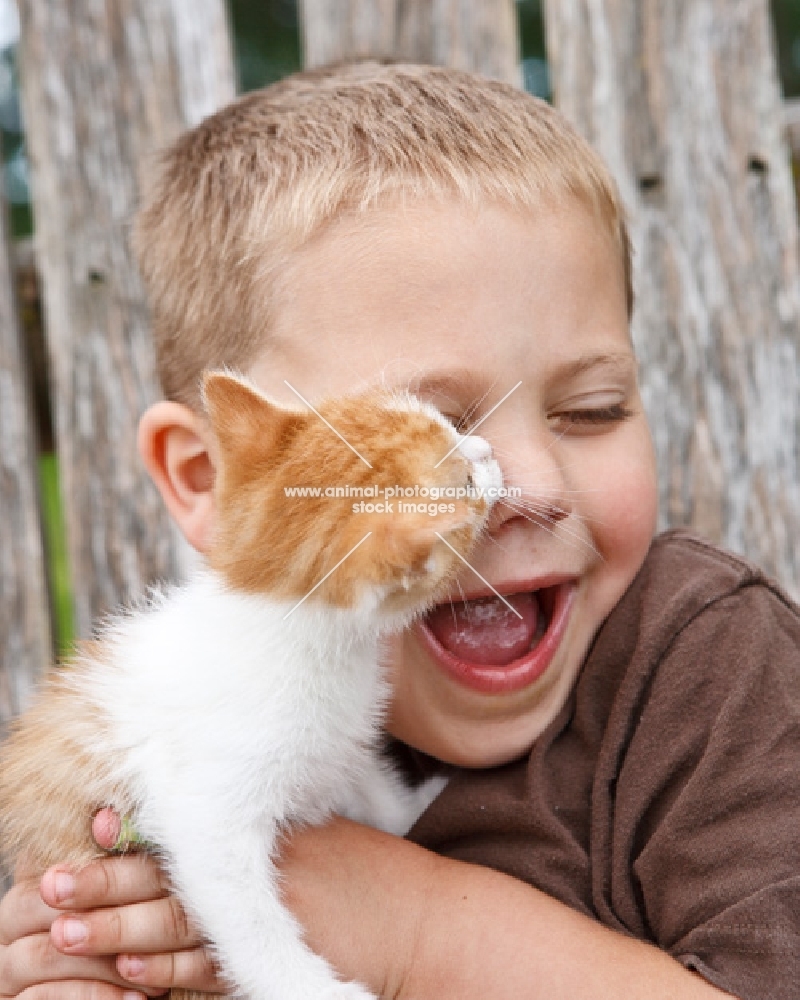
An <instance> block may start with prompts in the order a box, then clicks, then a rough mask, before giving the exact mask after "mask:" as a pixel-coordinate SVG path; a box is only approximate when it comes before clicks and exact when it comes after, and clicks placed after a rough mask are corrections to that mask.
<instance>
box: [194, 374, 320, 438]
mask: <svg viewBox="0 0 800 1000" xmlns="http://www.w3.org/2000/svg"><path fill="white" fill-rule="evenodd" d="M203 403H204V405H205V409H206V412H207V413H208V417H209V419H210V421H211V426H212V428H213V430H214V433H215V434H216V435H217V439H218V440H219V443H220V447H221V448H222V450H223V452H230V451H233V452H238V451H239V450H240V449H241V448H247V449H250V448H252V446H253V444H254V443H257V444H258V445H259V447H260V448H261V449H264V448H269V446H270V444H272V443H273V442H274V441H276V440H277V438H278V437H279V435H281V434H282V433H285V431H286V428H287V424H288V423H291V422H294V421H297V420H302V414H300V413H296V412H295V411H292V410H284V409H283V408H282V407H280V406H277V405H276V404H275V403H271V402H270V401H269V400H268V399H266V398H265V397H264V396H262V395H261V393H260V392H258V391H257V390H256V389H255V388H253V386H251V385H248V383H247V382H246V381H245V380H244V379H241V378H237V377H236V376H235V375H231V374H229V373H228V372H206V374H205V375H204V376H203Z"/></svg>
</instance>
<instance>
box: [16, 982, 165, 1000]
mask: <svg viewBox="0 0 800 1000" xmlns="http://www.w3.org/2000/svg"><path fill="white" fill-rule="evenodd" d="M0 1000H12V998H11V997H0ZM13 1000H146V998H145V996H144V994H143V993H139V992H136V991H135V990H131V988H130V986H128V987H123V986H114V985H112V984H111V983H98V982H90V981H88V980H82V979H69V980H66V981H63V980H62V981H59V982H53V983H37V984H36V985H35V986H30V987H28V989H27V990H23V991H22V993H19V994H17V996H16V997H14V998H13Z"/></svg>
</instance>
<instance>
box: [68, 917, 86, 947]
mask: <svg viewBox="0 0 800 1000" xmlns="http://www.w3.org/2000/svg"><path fill="white" fill-rule="evenodd" d="M61 935H62V937H63V938H64V944H69V945H72V944H80V943H81V942H82V941H85V940H86V938H87V937H88V936H89V929H88V928H87V926H86V924H85V923H84V922H83V921H82V920H74V919H70V920H64V921H63V922H62V924H61Z"/></svg>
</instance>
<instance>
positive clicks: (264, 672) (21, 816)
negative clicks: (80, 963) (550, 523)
mask: <svg viewBox="0 0 800 1000" xmlns="http://www.w3.org/2000/svg"><path fill="white" fill-rule="evenodd" d="M204 391H205V401H206V408H207V412H208V416H209V418H210V422H211V427H212V429H213V431H214V433H215V436H216V440H217V443H218V449H219V454H218V471H217V479H216V483H215V500H216V507H217V512H218V513H217V517H218V521H217V531H216V536H215V540H214V543H213V546H212V550H211V552H210V555H209V558H208V565H207V566H205V567H204V568H203V569H202V570H200V571H198V572H197V573H196V574H195V576H194V577H193V578H192V579H191V580H190V582H188V583H187V584H186V585H185V586H182V587H176V588H173V589H170V590H167V591H166V592H164V593H160V594H156V595H154V596H151V597H150V598H149V600H148V601H147V603H146V604H143V605H142V606H141V607H140V608H138V609H136V610H133V611H130V612H128V613H124V614H122V615H119V616H117V617H116V618H114V619H112V620H111V621H110V622H109V623H108V624H107V625H106V626H105V627H104V629H103V630H102V633H101V635H100V637H99V638H98V639H97V640H96V641H94V642H92V643H87V644H86V645H84V646H83V647H81V649H80V650H79V652H78V653H77V655H76V656H75V657H74V658H73V659H72V661H71V662H70V663H69V664H68V665H66V666H65V667H63V668H61V669H58V670H54V671H52V673H51V675H50V676H49V677H48V678H47V680H46V682H45V684H44V685H43V688H42V690H41V692H40V694H39V697H38V700H37V701H36V702H35V703H34V705H33V707H32V708H31V709H30V710H29V711H28V712H27V713H26V714H25V715H24V716H23V717H22V718H21V719H20V720H19V721H18V724H17V725H16V726H15V729H14V732H13V734H12V736H11V738H10V739H9V740H8V742H7V743H6V744H5V745H4V746H3V748H2V751H1V752H0V823H1V824H2V844H3V850H4V854H5V856H6V860H7V861H9V862H11V863H15V862H16V861H17V860H20V859H21V858H24V859H25V861H26V863H27V864H28V865H29V866H33V867H34V868H35V869H37V870H39V871H43V870H44V869H45V868H46V867H47V866H48V865H50V864H53V863H55V862H65V861H66V862H70V863H72V864H74V865H82V864H85V863H87V862H88V861H89V860H91V859H92V858H94V857H96V856H97V855H98V854H99V853H100V852H98V850H97V848H96V847H95V845H94V843H93V841H92V839H91V831H90V827H91V819H92V816H93V814H94V813H95V812H96V811H97V809H99V808H100V807H102V806H106V805H110V806H113V807H114V808H116V809H117V810H119V811H120V812H121V813H123V814H127V815H129V816H130V817H131V818H132V820H133V822H134V824H135V827H136V829H137V831H138V833H139V834H140V835H141V836H142V837H144V838H146V839H147V840H148V841H151V842H153V843H155V844H158V845H159V851H160V853H161V855H162V858H163V862H164V864H165V866H166V867H167V870H168V871H169V874H170V877H171V879H172V881H173V883H174V886H175V889H176V891H177V892H178V894H179V895H180V897H181V899H182V900H183V902H184V904H185V906H186V909H187V911H188V912H189V913H190V914H191V915H192V916H193V917H194V918H195V919H196V920H197V921H198V923H199V924H200V925H201V926H202V928H203V929H204V931H205V932H206V933H207V935H208V937H209V938H210V939H211V940H212V941H213V942H214V945H215V947H216V949H217V954H218V957H219V960H220V963H221V967H222V969H223V971H224V973H225V974H226V975H227V976H228V977H229V978H230V980H231V981H232V982H233V983H234V984H235V985H236V987H237V989H238V990H239V991H241V992H242V993H244V994H245V995H246V996H248V997H250V998H251V1000H368V998H369V997H370V994H369V993H368V992H367V991H366V990H365V989H364V988H363V987H361V986H360V985H358V984H356V983H344V982H341V981H340V980H338V979H337V978H336V976H335V973H334V972H333V970H332V969H331V968H330V966H329V965H328V964H327V963H326V962H325V961H324V960H323V959H322V958H321V957H319V956H317V955H315V954H313V953H312V952H311V951H310V950H309V949H308V948H307V947H306V945H305V944H304V943H303V940H302V934H301V930H300V928H299V926H298V925H297V923H296V921H295V920H294V918H293V917H292V916H291V914H290V913H289V912H288V911H287V910H286V909H285V908H284V907H283V905H282V903H281V900H280V895H279V892H278V886H277V881H276V872H275V867H274V859H275V852H276V840H277V837H278V834H279V832H280V830H281V828H282V827H284V825H286V824H293V823H312V824H314V823H319V822H322V821H323V820H325V818H326V817H328V816H329V815H331V814H332V813H340V814H345V815H348V816H350V817H352V818H355V819H359V820H361V821H363V822H366V823H369V824H371V825H374V826H377V827H380V828H382V829H384V830H387V831H390V832H393V833H397V834H402V833H405V832H406V830H407V829H408V828H409V827H410V825H411V824H412V823H413V822H414V820H415V819H416V817H417V816H418V815H419V813H420V812H421V811H422V810H423V809H424V808H425V807H426V805H427V804H428V803H429V802H430V801H431V799H432V798H433V797H434V796H435V795H436V794H437V793H438V791H439V790H440V788H441V787H442V782H441V780H438V779H434V781H433V782H432V783H428V784H426V785H424V786H422V788H419V789H414V790H412V789H408V788H407V787H406V786H405V785H404V783H403V782H402V780H401V779H400V778H399V776H398V775H396V774H395V773H394V772H393V770H392V769H391V767H390V766H389V765H388V764H387V763H386V762H385V761H384V760H383V759H382V758H381V755H380V730H381V723H382V720H383V716H384V710H385V707H386V703H387V698H388V695H389V691H388V685H387V681H386V678H385V676H384V673H383V671H382V669H381V666H380V653H381V641H382V638H383V637H385V636H387V635H389V634H391V633H393V632H397V631H399V630H401V629H402V628H404V627H405V626H407V625H408V624H409V623H410V622H411V621H412V619H413V618H414V617H415V616H416V615H417V614H419V613H420V612H422V611H423V610H424V609H426V608H427V607H429V606H430V605H431V604H432V603H434V601H435V600H436V598H437V596H441V594H442V592H443V589H445V588H446V586H447V583H448V581H449V580H450V579H451V578H452V576H453V575H454V574H455V572H456V571H457V570H458V569H459V568H460V560H459V559H458V556H457V555H456V554H455V553H454V552H453V550H452V549H450V548H449V547H448V544H445V542H444V541H442V540H441V539H440V538H439V537H438V535H437V532H439V533H440V534H441V535H442V536H443V537H444V538H445V539H446V540H447V542H448V543H449V545H451V546H453V548H454V549H455V550H457V551H458V552H459V553H461V554H462V555H463V556H468V554H469V550H470V548H471V546H472V544H473V542H474V541H475V539H476V538H477V536H478V535H479V533H480V532H481V530H482V529H483V527H484V526H485V523H486V518H487V515H488V512H489V508H490V501H488V500H486V499H480V498H476V497H475V496H468V497H466V498H460V499H457V500H456V501H455V502H454V503H453V507H452V510H451V511H445V512H443V513H437V515H436V516H434V517H432V516H430V514H428V513H408V512H407V511H406V512H401V511H399V510H397V509H396V511H395V512H393V513H391V514H390V513H385V512H373V513H368V512H365V511H361V512H354V511H353V498H352V497H343V498H342V497H340V498H333V497H325V496H322V497H318V498H311V497H303V498H294V499H292V498H290V497H287V496H286V495H285V493H284V487H295V486H312V487H313V486H320V487H323V488H324V487H327V486H330V485H333V486H337V485H349V486H368V485H369V486H373V487H375V486H377V487H379V488H380V489H381V490H382V489H384V488H386V487H395V486H398V485H399V486H413V485H417V484H419V485H421V486H428V487H433V486H435V487H466V486H472V485H474V486H475V487H479V488H483V489H486V488H488V487H499V486H500V485H501V476H500V471H499V468H498V466H497V464H496V462H495V461H494V460H493V459H492V458H491V450H490V448H489V445H488V444H487V443H486V442H485V441H483V440H482V439H481V438H477V437H463V438H462V437H461V436H460V435H459V434H457V433H456V431H455V430H454V429H453V428H452V426H450V424H449V423H448V422H447V421H446V420H445V418H444V417H442V416H441V414H439V413H438V411H437V410H435V409H434V408H433V407H432V406H429V405H427V404H424V403H421V402H420V401H419V400H417V399H416V398H415V397H413V396H411V395H408V394H397V393H395V394H390V393H388V392H384V391H372V392H369V393H365V394H363V395H361V396H357V397H352V398H344V399H338V400H331V401H328V402H327V403H325V404H322V405H321V406H320V407H319V411H318V412H319V414H320V415H321V416H322V417H324V418H325V420H326V421H327V422H328V424H327V425H326V423H325V422H324V421H323V420H321V419H320V416H317V415H316V414H315V413H313V412H295V411H289V410H285V409H283V408H281V407H278V406H276V405H275V404H273V403H271V402H269V401H268V400H267V399H266V398H265V397H264V396H262V395H261V394H260V393H259V392H258V391H257V390H256V389H255V388H254V387H252V386H251V385H250V384H249V383H247V382H246V381H245V380H243V379H239V378H238V377H234V376H231V375H228V374H223V373H211V374H209V375H207V376H206V379H205V384H204ZM331 427H333V428H335V429H336V431H338V432H339V434H341V435H342V437H343V438H344V439H346V441H347V442H348V443H349V445H350V446H352V449H355V451H353V450H351V448H350V447H348V445H347V444H345V443H344V442H343V441H342V440H341V439H340V438H339V437H337V435H336V434H335V433H334V432H333V431H332V430H331ZM455 446H457V447H455ZM451 449H454V450H452V453H450V454H449V456H448V457H447V458H446V459H445V460H444V461H443V462H441V463H440V459H442V458H443V456H445V455H447V454H448V452H451ZM355 452H358V453H360V456H363V459H366V460H367V461H368V462H369V464H370V465H371V466H372V467H371V468H369V467H368V465H367V464H366V462H365V461H363V460H362V457H359V455H358V454H356V453H355ZM437 463H440V464H438V465H437ZM462 492H463V491H462ZM300 602H302V603H300ZM177 992H178V991H173V993H174V994H176V993H177Z"/></svg>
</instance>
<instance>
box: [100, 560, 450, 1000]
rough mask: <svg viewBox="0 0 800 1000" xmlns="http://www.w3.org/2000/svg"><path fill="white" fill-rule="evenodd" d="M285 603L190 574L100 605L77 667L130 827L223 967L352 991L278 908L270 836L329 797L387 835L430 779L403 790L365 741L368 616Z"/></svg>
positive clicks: (369, 689)
mask: <svg viewBox="0 0 800 1000" xmlns="http://www.w3.org/2000/svg"><path fill="white" fill-rule="evenodd" d="M292 608H293V603H286V604H282V603H278V602H276V601H274V600H271V599H266V598H259V597H253V596H245V595H242V594H239V593H234V592H233V591H231V590H229V589H226V587H225V586H224V584H223V582H222V581H221V580H220V579H219V578H218V577H217V576H216V575H215V574H213V573H211V572H210V571H204V572H201V573H199V574H198V575H197V576H196V577H195V578H194V580H193V581H192V582H190V583H189V584H188V585H186V586H185V587H183V588H181V589H179V590H174V591H172V592H170V593H169V594H168V595H166V596H157V597H156V598H154V600H153V602H152V604H151V606H150V607H149V609H148V610H146V611H145V612H144V613H141V614H134V615H131V616H128V617H125V618H121V619H118V620H116V621H115V622H114V623H113V624H112V625H111V626H110V631H109V634H108V637H109V639H110V641H111V649H112V658H113V666H112V668H111V669H109V666H108V664H107V663H104V664H99V665H98V669H97V672H96V673H94V674H92V675H91V676H88V677H87V679H86V682H87V684H88V686H89V689H90V691H91V698H92V700H93V701H94V702H95V703H96V704H97V703H99V705H100V707H101V708H102V710H103V711H104V713H105V714H106V715H107V716H108V717H109V718H110V720H111V721H112V725H111V727H110V735H109V737H108V739H109V746H108V747H107V748H103V753H104V757H105V759H107V760H118V761H119V762H120V764H119V769H118V772H117V775H116V776H117V778H118V779H119V781H120V782H121V783H122V784H124V785H125V786H126V788H128V789H133V790H134V792H135V796H136V798H137V801H138V803H139V806H138V809H137V812H136V815H135V817H134V819H135V824H136V827H137V829H138V832H139V833H140V834H141V835H142V836H144V837H145V838H146V839H148V840H151V841H154V842H155V843H157V844H158V845H159V846H160V847H161V848H162V849H163V851H164V854H165V857H166V860H167V863H168V865H169V867H170V873H171V875H172V877H173V879H174V882H175V885H176V888H177V889H178V891H179V893H180V895H181V897H182V899H183V900H184V902H185V904H186V905H187V907H188V909H189V911H190V912H191V913H192V914H193V916H195V917H196V918H197V919H198V920H199V922H200V924H201V925H202V926H203V928H204V929H205V931H206V932H207V933H208V935H209V937H210V938H211V939H212V940H213V941H214V943H215V945H216V947H217V949H218V954H219V956H220V959H221V962H222V965H223V968H224V970H225V972H226V973H227V974H228V975H229V976H230V978H231V979H232V980H233V981H234V982H236V983H237V985H238V986H239V987H240V988H241V989H242V990H243V991H244V992H245V993H246V994H247V995H248V996H249V997H250V998H251V1000H289V998H291V1000H329V998H330V1000H333V998H338V1000H366V998H367V997H368V996H369V994H368V993H367V992H366V991H365V990H364V989H363V988H362V987H360V986H358V985H356V984H346V983H341V982H339V981H337V980H336V978H335V976H334V974H333V972H332V970H331V969H330V967H329V966H328V965H327V964H326V963H325V962H324V961H323V959H321V958H320V957H318V956H317V955H315V954H313V953H312V952H311V951H310V950H309V949H308V948H307V947H306V946H305V945H304V944H303V943H302V939H301V933H300V929H299V927H298V926H297V924H296V922H295V920H294V919H293V918H292V916H291V915H290V914H289V913H288V912H287V911H286V910H285V909H284V907H283V906H282V905H281V902H280V898H279V893H278V885H277V879H276V873H275V869H274V866H273V862H272V856H273V855H274V850H275V842H276V837H277V834H278V833H279V830H280V827H281V825H282V824H285V823H287V822H289V821H291V822H292V823H311V824H316V823H320V822H322V821H323V820H324V819H325V818H326V817H328V816H330V815H331V814H332V813H334V812H335V813H339V814H342V815H348V816H350V817H352V818H354V819H358V820H360V821H362V822H367V823H369V824H370V825H372V826H376V827H379V828H381V829H384V830H387V831H389V832H391V833H395V834H403V833H405V832H406V831H407V829H408V828H409V827H410V826H411V825H412V823H413V822H414V820H415V819H416V817H417V816H418V815H419V814H420V813H421V812H422V810H423V809H424V808H425V807H426V806H427V805H428V804H429V803H430V801H432V799H433V798H434V797H435V795H436V794H438V792H439V791H440V790H441V788H442V787H443V781H442V780H439V779H436V780H434V781H433V782H428V783H426V784H425V785H424V786H422V787H421V788H420V789H416V790H411V789H408V788H407V787H406V786H405V785H404V783H403V782H402V781H401V780H400V779H399V777H398V776H397V775H396V774H395V773H394V772H393V770H392V768H391V767H390V766H388V764H384V763H383V762H382V761H381V760H380V757H379V755H378V753H377V751H376V747H377V745H378V742H379V728H380V723H381V720H382V717H383V710H384V707H385V703H386V699H387V696H388V686H387V684H386V681H385V679H384V677H383V675H382V671H381V670H380V669H379V667H378V664H379V662H380V656H379V653H380V650H379V643H380V641H381V640H380V636H379V634H378V631H377V629H376V622H375V618H376V616H375V613H374V612H373V613H372V614H371V615H370V614H368V613H366V612H364V611H358V610H355V611H354V610H341V609H334V608H330V607H327V606H323V605H320V604H313V603H311V602H310V601H309V602H307V603H305V604H303V605H301V606H300V607H298V608H296V609H295V610H293V611H292ZM290 611H291V614H288V617H285V616H286V615H287V613H289V612H290ZM394 624H395V626H396V625H397V624H398V623H397V622H395V623H394ZM95 749H98V748H95Z"/></svg>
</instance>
